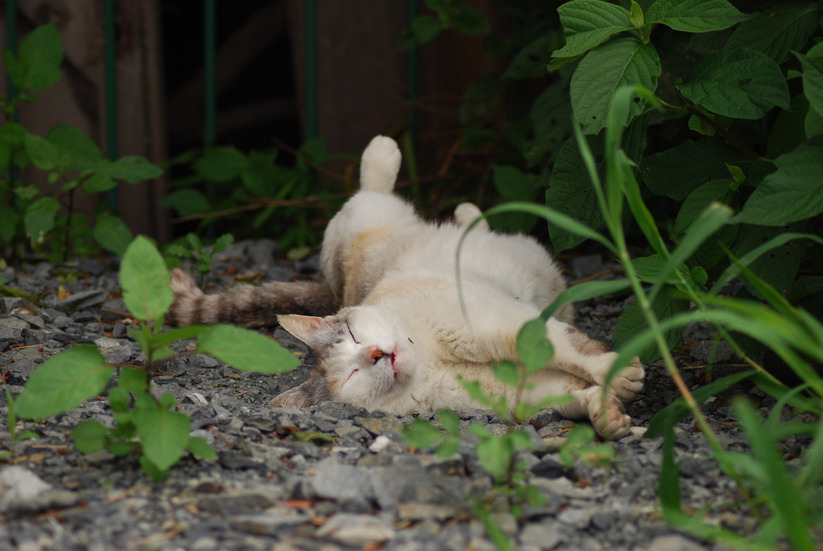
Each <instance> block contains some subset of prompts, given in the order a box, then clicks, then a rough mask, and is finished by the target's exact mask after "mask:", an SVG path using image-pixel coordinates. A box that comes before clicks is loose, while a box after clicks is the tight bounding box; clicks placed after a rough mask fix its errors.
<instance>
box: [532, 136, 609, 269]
mask: <svg viewBox="0 0 823 551" xmlns="http://www.w3.org/2000/svg"><path fill="white" fill-rule="evenodd" d="M546 205H547V206H549V207H551V208H554V209H557V210H559V211H561V212H563V214H565V215H567V216H570V217H571V218H574V219H575V220H577V221H579V222H581V223H582V224H584V225H585V226H587V227H589V228H598V227H600V226H601V225H602V224H603V215H602V214H601V212H600V208H599V206H598V204H597V195H596V194H595V191H594V186H593V185H592V182H591V180H590V179H589V174H588V171H587V170H586V166H585V165H584V163H583V158H582V157H581V155H580V150H579V147H578V144H577V140H575V139H574V138H570V139H568V140H566V143H565V144H563V147H562V148H561V149H560V153H558V155H557V161H555V164H554V169H553V170H552V173H551V177H550V178H549V188H548V189H547V190H546ZM549 237H550V239H551V243H552V248H553V250H554V253H555V254H557V253H559V252H561V251H564V250H566V249H570V248H572V247H574V246H576V245H579V244H580V243H582V242H583V241H585V240H586V238H585V237H584V236H582V235H579V234H576V233H573V232H569V231H568V230H566V229H563V228H562V227H560V226H558V225H556V224H552V223H551V222H550V223H549Z"/></svg>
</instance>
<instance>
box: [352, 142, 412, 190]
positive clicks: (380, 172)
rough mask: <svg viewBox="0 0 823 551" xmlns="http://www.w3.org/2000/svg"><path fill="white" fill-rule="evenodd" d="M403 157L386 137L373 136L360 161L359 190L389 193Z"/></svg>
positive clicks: (395, 144)
mask: <svg viewBox="0 0 823 551" xmlns="http://www.w3.org/2000/svg"><path fill="white" fill-rule="evenodd" d="M402 159H403V157H402V155H401V154H400V149H399V148H398V147H397V142H395V141H394V140H393V139H391V138H389V137H387V136H375V137H374V138H372V141H371V142H369V145H368V146H367V147H366V150H365V151H363V157H362V158H361V161H360V188H361V189H364V190H367V191H380V192H383V193H391V191H392V189H394V182H395V180H397V173H398V172H399V171H400V162H401V161H402Z"/></svg>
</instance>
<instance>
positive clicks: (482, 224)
mask: <svg viewBox="0 0 823 551" xmlns="http://www.w3.org/2000/svg"><path fill="white" fill-rule="evenodd" d="M481 214H483V212H482V211H481V210H480V209H479V208H477V205H475V204H474V203H460V204H459V205H457V208H456V209H454V221H455V222H457V225H458V226H461V227H466V226H468V225H469V224H471V223H472V222H473V221H474V220H475V219H476V218H477V217H478V216H480V215H481ZM474 227H475V228H483V229H486V230H487V229H489V223H488V222H486V220H485V219H481V220H480V221H479V222H478V223H477V224H475V226H474Z"/></svg>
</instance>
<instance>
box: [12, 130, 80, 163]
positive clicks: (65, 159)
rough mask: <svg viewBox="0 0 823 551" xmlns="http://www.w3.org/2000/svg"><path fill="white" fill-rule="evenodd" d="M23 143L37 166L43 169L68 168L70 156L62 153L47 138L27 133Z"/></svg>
mask: <svg viewBox="0 0 823 551" xmlns="http://www.w3.org/2000/svg"><path fill="white" fill-rule="evenodd" d="M23 143H24V144H25V147H26V153H27V154H28V156H29V158H30V159H31V162H32V163H34V166H36V167H37V168H39V169H41V170H52V169H55V168H63V169H66V168H68V166H69V162H70V160H71V159H70V157H69V156H68V155H66V154H64V153H61V152H60V149H59V148H58V147H57V146H56V145H55V144H53V143H52V142H50V141H49V140H47V139H46V138H41V137H40V136H38V135H36V134H26V135H25V137H24V140H23Z"/></svg>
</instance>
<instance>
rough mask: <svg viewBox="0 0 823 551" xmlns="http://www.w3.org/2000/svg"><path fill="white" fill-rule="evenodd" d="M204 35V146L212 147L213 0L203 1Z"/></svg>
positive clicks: (214, 108)
mask: <svg viewBox="0 0 823 551" xmlns="http://www.w3.org/2000/svg"><path fill="white" fill-rule="evenodd" d="M205 2H206V4H205V12H206V13H205V19H206V22H205V29H204V31H205V35H204V48H205V52H204V58H205V59H204V65H205V78H206V83H205V84H206V91H205V93H206V99H205V109H206V113H205V116H206V120H205V135H204V142H205V146H206V147H208V146H210V145H214V142H215V140H216V139H217V124H216V119H217V93H216V90H215V50H216V46H215V41H216V38H215V25H216V22H215V18H216V14H215V11H216V10H215V4H214V0H205Z"/></svg>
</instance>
